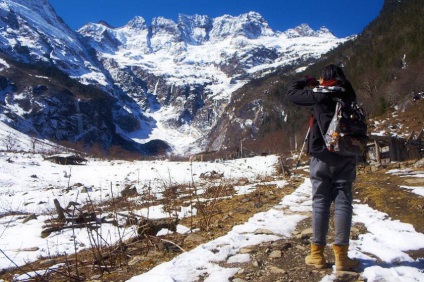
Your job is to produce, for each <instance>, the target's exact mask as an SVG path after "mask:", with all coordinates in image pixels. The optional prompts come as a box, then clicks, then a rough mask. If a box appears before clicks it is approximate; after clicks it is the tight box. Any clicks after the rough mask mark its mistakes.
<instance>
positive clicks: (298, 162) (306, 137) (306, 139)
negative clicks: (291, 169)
mask: <svg viewBox="0 0 424 282" xmlns="http://www.w3.org/2000/svg"><path fill="white" fill-rule="evenodd" d="M309 131H311V127H310V126H309V127H308V131H307V132H306V136H305V141H303V145H302V149H301V150H300V154H299V159H298V160H297V164H296V167H295V169H296V168H297V167H298V166H299V164H300V158H301V157H302V153H303V149H304V148H305V144H306V142H307V141H308V136H309Z"/></svg>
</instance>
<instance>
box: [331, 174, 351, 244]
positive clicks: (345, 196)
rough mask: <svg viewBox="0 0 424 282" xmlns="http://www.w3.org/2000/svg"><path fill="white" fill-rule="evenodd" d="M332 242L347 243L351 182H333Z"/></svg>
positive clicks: (349, 223)
mask: <svg viewBox="0 0 424 282" xmlns="http://www.w3.org/2000/svg"><path fill="white" fill-rule="evenodd" d="M333 185H334V186H333V197H334V229H335V238H334V244H337V245H348V244H349V237H350V227H351V224H352V210H353V208H352V182H336V183H333Z"/></svg>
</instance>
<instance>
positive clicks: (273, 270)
mask: <svg viewBox="0 0 424 282" xmlns="http://www.w3.org/2000/svg"><path fill="white" fill-rule="evenodd" d="M269 271H270V272H271V273H274V274H287V271H286V270H284V269H281V268H278V267H276V266H270V267H269Z"/></svg>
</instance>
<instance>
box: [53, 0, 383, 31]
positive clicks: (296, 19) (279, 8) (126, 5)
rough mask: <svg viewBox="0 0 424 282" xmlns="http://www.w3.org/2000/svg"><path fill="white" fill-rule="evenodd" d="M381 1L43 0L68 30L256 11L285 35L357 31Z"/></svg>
mask: <svg viewBox="0 0 424 282" xmlns="http://www.w3.org/2000/svg"><path fill="white" fill-rule="evenodd" d="M383 1H384V0H331V1H330V0H319V1H316V0H303V1H299V0H49V2H50V4H51V5H52V6H53V7H54V8H55V10H56V12H57V14H58V15H59V16H60V17H61V18H62V19H63V20H64V21H65V22H66V23H67V24H68V25H69V26H70V27H71V28H72V29H78V28H80V27H81V26H83V25H84V24H86V23H89V22H98V21H100V20H104V21H106V22H108V23H109V24H110V25H112V26H115V27H121V26H123V25H125V24H126V23H127V22H129V21H130V20H131V19H132V18H134V17H135V16H141V17H143V18H144V19H145V20H146V21H147V23H148V24H150V22H151V19H152V18H154V17H158V16H162V17H165V18H168V19H172V20H174V21H176V20H177V17H178V14H179V13H183V14H187V15H194V14H201V15H208V16H210V17H212V18H214V17H218V16H222V15H224V14H229V15H232V16H238V15H240V14H243V13H247V12H249V11H255V12H259V13H260V14H261V15H262V16H263V17H264V18H265V20H267V22H268V23H269V25H270V26H271V28H272V29H273V30H280V31H285V30H287V29H289V28H292V27H296V26H298V25H300V24H302V23H307V24H309V25H310V26H311V27H312V28H313V29H319V28H320V27H321V26H326V27H327V28H328V29H330V30H331V31H332V32H333V33H334V34H335V35H336V36H337V37H345V36H348V35H352V34H357V33H360V32H361V31H362V30H363V28H364V27H365V26H366V25H367V24H368V23H369V22H370V21H372V20H373V19H374V18H375V17H376V16H377V15H378V14H379V12H380V10H381V7H382V6H383Z"/></svg>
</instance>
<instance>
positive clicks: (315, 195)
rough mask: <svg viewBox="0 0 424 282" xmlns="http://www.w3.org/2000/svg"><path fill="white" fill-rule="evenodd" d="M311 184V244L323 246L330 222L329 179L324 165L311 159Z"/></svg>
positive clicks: (325, 242)
mask: <svg viewBox="0 0 424 282" xmlns="http://www.w3.org/2000/svg"><path fill="white" fill-rule="evenodd" d="M310 177H311V182H312V231H313V237H312V243H313V244H315V245H320V246H325V245H326V244H327V241H326V237H327V233H328V225H329V221H330V206H331V178H330V175H329V169H328V166H327V164H326V163H324V162H323V161H321V160H319V159H317V158H315V157H313V158H312V159H311V165H310Z"/></svg>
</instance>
